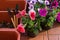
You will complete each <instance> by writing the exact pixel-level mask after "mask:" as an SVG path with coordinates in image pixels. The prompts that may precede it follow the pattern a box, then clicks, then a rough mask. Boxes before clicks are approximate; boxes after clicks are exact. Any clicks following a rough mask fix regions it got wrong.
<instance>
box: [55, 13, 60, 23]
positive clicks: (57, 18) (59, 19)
mask: <svg viewBox="0 0 60 40" xmlns="http://www.w3.org/2000/svg"><path fill="white" fill-rule="evenodd" d="M56 20H57V21H58V22H60V12H58V14H57V17H56Z"/></svg>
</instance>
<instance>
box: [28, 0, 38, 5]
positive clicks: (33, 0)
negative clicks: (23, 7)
mask: <svg viewBox="0 0 60 40" xmlns="http://www.w3.org/2000/svg"><path fill="white" fill-rule="evenodd" d="M36 2H37V0H31V1H30V2H29V4H33V5H34V4H36Z"/></svg>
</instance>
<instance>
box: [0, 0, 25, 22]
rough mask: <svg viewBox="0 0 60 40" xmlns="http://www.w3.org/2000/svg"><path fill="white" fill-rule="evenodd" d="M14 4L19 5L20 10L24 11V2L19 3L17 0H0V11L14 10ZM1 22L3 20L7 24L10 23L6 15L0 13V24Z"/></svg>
mask: <svg viewBox="0 0 60 40" xmlns="http://www.w3.org/2000/svg"><path fill="white" fill-rule="evenodd" d="M16 4H18V5H19V9H20V10H23V9H25V4H26V2H25V0H20V1H19V0H12V1H11V0H10V1H9V0H0V11H6V10H7V8H11V9H14V8H15V6H16ZM3 20H5V21H7V22H11V20H10V17H9V15H8V13H2V12H0V22H1V21H3Z"/></svg>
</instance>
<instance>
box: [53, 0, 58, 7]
mask: <svg viewBox="0 0 60 40" xmlns="http://www.w3.org/2000/svg"><path fill="white" fill-rule="evenodd" d="M52 7H55V8H57V7H58V2H57V1H56V0H54V2H52Z"/></svg>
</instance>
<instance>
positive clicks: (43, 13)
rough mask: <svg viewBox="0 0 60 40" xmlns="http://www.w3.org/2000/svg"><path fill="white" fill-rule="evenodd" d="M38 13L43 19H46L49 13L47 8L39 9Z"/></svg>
mask: <svg viewBox="0 0 60 40" xmlns="http://www.w3.org/2000/svg"><path fill="white" fill-rule="evenodd" d="M38 12H39V15H40V16H41V17H46V15H47V13H48V11H47V10H46V9H45V8H41V9H39V10H38Z"/></svg>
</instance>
